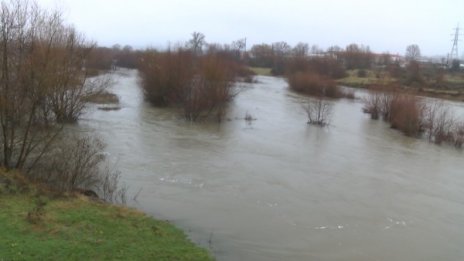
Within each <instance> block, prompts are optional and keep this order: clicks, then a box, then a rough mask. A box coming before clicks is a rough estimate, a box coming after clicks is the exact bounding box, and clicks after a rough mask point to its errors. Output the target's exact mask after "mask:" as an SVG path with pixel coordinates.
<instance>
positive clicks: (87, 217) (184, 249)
mask: <svg viewBox="0 0 464 261" xmlns="http://www.w3.org/2000/svg"><path fill="white" fill-rule="evenodd" d="M0 186H1V183H0ZM1 191H2V190H1V187H0V260H212V258H211V256H210V255H209V253H208V252H207V251H206V250H204V249H202V248H199V247H197V246H195V245H194V244H193V243H191V242H190V241H189V240H188V239H187V238H186V236H185V234H184V233H183V232H182V231H180V230H179V229H177V228H175V227H174V226H173V225H171V224H169V223H167V222H164V221H159V220H155V219H153V218H150V217H148V216H147V215H145V214H143V213H141V212H138V211H136V210H132V209H128V208H124V207H119V206H113V205H108V204H103V203H97V202H93V201H90V200H88V199H87V198H85V197H73V198H62V199H50V198H48V197H44V196H41V197H37V196H32V195H28V194H10V193H3V194H2V193H1ZM40 202H42V203H43V204H44V206H43V209H41V208H40V207H39V208H37V206H38V204H39V203H40Z"/></svg>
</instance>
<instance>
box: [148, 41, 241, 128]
mask: <svg viewBox="0 0 464 261" xmlns="http://www.w3.org/2000/svg"><path fill="white" fill-rule="evenodd" d="M140 72H141V76H142V86H143V88H144V91H145V97H146V98H147V99H148V100H149V101H150V102H151V103H152V104H153V105H155V106H177V107H180V108H181V109H182V111H183V115H184V117H185V119H187V120H190V121H196V120H197V119H199V118H200V117H207V116H210V115H215V116H216V117H217V119H218V120H221V118H222V115H223V114H224V109H225V104H226V103H227V102H228V101H229V100H231V99H232V97H233V96H234V94H233V93H232V83H233V82H234V80H235V77H236V76H237V75H241V76H244V75H248V74H249V72H248V71H246V70H244V69H243V68H242V66H241V65H240V64H237V63H236V62H234V61H232V60H230V59H227V57H226V56H223V55H220V54H217V53H208V54H207V55H204V56H194V55H193V54H192V53H191V52H190V51H184V50H181V49H179V50H177V51H174V52H173V51H168V52H166V53H155V52H152V51H147V52H146V53H145V55H144V59H143V62H142V63H141V65H140Z"/></svg>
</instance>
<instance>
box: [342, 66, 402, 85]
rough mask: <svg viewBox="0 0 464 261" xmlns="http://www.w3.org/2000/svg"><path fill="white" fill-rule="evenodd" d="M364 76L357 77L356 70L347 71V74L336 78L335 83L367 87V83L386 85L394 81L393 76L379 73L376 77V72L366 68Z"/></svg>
mask: <svg viewBox="0 0 464 261" xmlns="http://www.w3.org/2000/svg"><path fill="white" fill-rule="evenodd" d="M366 73H367V75H366V77H358V70H349V71H347V76H346V77H345V78H342V79H338V80H337V83H339V84H341V85H345V86H350V87H367V86H369V85H373V84H376V85H387V84H389V83H392V82H393V81H394V79H393V78H391V77H389V76H387V75H386V74H385V73H380V74H379V76H380V77H376V74H375V72H374V71H372V70H366Z"/></svg>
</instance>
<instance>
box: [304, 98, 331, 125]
mask: <svg viewBox="0 0 464 261" xmlns="http://www.w3.org/2000/svg"><path fill="white" fill-rule="evenodd" d="M303 109H304V110H305V112H306V115H307V116H308V124H314V125H319V126H325V125H327V124H329V122H330V117H331V114H332V104H331V103H330V101H328V100H327V99H325V98H323V97H318V98H315V99H310V100H308V102H307V104H306V105H304V106H303Z"/></svg>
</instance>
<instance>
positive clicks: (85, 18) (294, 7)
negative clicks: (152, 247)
mask: <svg viewBox="0 0 464 261" xmlns="http://www.w3.org/2000/svg"><path fill="white" fill-rule="evenodd" d="M38 2H39V4H40V5H41V6H43V7H47V8H54V7H58V8H60V9H61V10H63V12H64V14H65V17H66V20H67V21H68V22H70V23H72V24H74V25H75V26H76V27H77V29H78V30H79V31H81V32H83V33H85V34H86V35H87V36H88V37H89V38H91V39H93V40H95V41H97V42H98V43H99V44H100V45H105V46H112V45H113V44H116V43H119V44H121V45H125V44H130V45H132V46H134V47H147V46H153V47H164V46H167V44H168V43H173V44H174V43H177V42H180V41H186V40H188V39H189V37H190V34H191V33H192V32H193V31H199V32H202V33H204V34H205V35H206V40H207V41H208V42H217V43H230V42H232V41H234V40H237V39H239V38H243V37H246V38H247V40H248V47H250V46H251V45H252V44H256V43H263V42H265V43H271V42H276V41H286V42H288V43H289V44H291V45H294V44H296V43H298V42H299V41H302V42H307V43H309V44H310V45H313V44H317V45H319V46H320V47H321V48H327V47H329V46H331V45H339V46H341V47H345V46H346V45H348V44H350V43H358V44H365V45H369V46H370V47H371V50H373V51H375V52H384V51H389V52H391V53H399V54H403V53H404V50H405V49H406V46H407V45H409V44H412V43H417V44H418V45H419V46H420V47H421V51H422V54H425V55H445V54H447V53H448V52H449V51H450V49H451V33H452V29H453V28H454V27H456V25H457V24H458V23H461V25H463V26H464V1H463V0H440V1H436V0H435V1H431V0H422V1H418V0H416V1H412V0H402V1H401V0H379V1H375V0H350V1H343V0H325V1H322V0H320V1H308V0H306V1H305V0H287V1H282V0H259V1H256V0H255V1H252V0H234V1H231V0H216V1H214V0H167V1H158V0H155V1H153V0H152V1H149V0H38ZM463 32H464V30H463ZM463 39H464V38H463ZM462 45H463V48H461V49H462V50H463V51H464V42H463V43H462Z"/></svg>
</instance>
